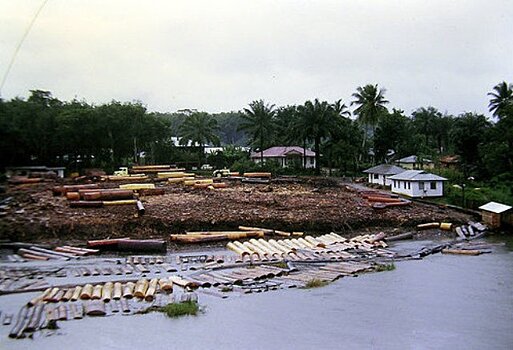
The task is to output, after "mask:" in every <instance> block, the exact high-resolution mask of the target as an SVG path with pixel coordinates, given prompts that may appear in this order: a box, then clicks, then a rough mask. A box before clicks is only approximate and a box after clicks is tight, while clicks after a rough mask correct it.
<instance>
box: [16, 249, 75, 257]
mask: <svg viewBox="0 0 513 350" xmlns="http://www.w3.org/2000/svg"><path fill="white" fill-rule="evenodd" d="M31 248H33V247H31ZM18 254H19V255H21V256H23V257H26V258H28V256H27V254H28V255H29V256H36V257H44V258H47V259H46V260H48V259H58V260H69V258H65V257H62V256H58V255H55V254H50V253H44V252H40V251H35V250H33V249H25V248H20V249H18ZM36 260H45V259H38V258H36Z"/></svg>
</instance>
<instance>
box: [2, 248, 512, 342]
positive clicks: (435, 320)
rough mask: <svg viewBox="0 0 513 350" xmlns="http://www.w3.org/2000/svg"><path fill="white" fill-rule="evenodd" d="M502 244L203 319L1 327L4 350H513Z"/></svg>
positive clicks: (252, 298)
mask: <svg viewBox="0 0 513 350" xmlns="http://www.w3.org/2000/svg"><path fill="white" fill-rule="evenodd" d="M499 241H506V243H507V244H506V246H502V247H498V248H496V249H495V250H494V252H493V253H492V254H483V255H480V256H449V255H442V254H435V255H432V256H428V257H426V258H425V259H423V260H419V261H403V262H397V263H396V269H395V270H393V271H387V272H382V273H371V274H363V275H360V276H359V277H357V278H353V277H346V278H342V279H340V280H338V281H336V282H334V283H332V284H330V285H328V286H326V287H323V288H317V289H309V290H304V289H303V290H301V289H288V290H280V291H273V292H266V293H259V294H251V295H244V296H236V297H231V298H228V299H225V300H221V299H219V298H216V297H212V296H208V295H203V294H200V304H202V305H204V306H205V312H204V313H203V314H201V315H199V316H196V317H193V316H187V317H184V318H180V319H168V318H167V317H165V316H164V315H162V314H158V313H152V314H147V315H134V316H126V317H105V318H85V319H83V320H81V321H73V322H61V323H60V326H61V328H60V329H59V330H58V331H57V333H58V334H54V335H52V336H38V337H36V338H35V339H23V340H11V339H9V338H8V337H7V333H8V331H9V327H5V326H3V327H2V326H0V349H39V350H41V349H53V350H57V349H75V350H76V349H124V350H126V349H144V348H148V349H513V240H511V239H507V240H505V239H502V238H501V239H500V240H499ZM421 244H422V242H409V243H401V246H402V247H411V246H416V245H418V246H420V245H421ZM20 298H21V299H20ZM26 299H27V296H23V297H21V296H19V295H13V296H5V297H1V298H0V304H4V303H11V302H17V303H20V301H19V300H26Z"/></svg>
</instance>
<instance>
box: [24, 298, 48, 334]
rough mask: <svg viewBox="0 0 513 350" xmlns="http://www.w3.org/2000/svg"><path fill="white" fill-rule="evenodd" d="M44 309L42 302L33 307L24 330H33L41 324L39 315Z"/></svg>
mask: <svg viewBox="0 0 513 350" xmlns="http://www.w3.org/2000/svg"><path fill="white" fill-rule="evenodd" d="M44 309H45V306H44V304H39V305H37V306H35V307H34V313H33V314H32V317H31V318H30V320H29V322H28V324H27V326H26V327H25V329H24V331H25V332H35V331H37V330H38V329H39V327H40V325H41V316H42V315H43V312H44Z"/></svg>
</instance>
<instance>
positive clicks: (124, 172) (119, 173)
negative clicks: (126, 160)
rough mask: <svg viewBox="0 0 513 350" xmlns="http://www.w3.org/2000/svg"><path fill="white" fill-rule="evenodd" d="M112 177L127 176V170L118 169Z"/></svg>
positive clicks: (125, 168) (123, 168)
mask: <svg viewBox="0 0 513 350" xmlns="http://www.w3.org/2000/svg"><path fill="white" fill-rule="evenodd" d="M114 176H128V168H127V167H120V168H119V170H118V171H115V172H114Z"/></svg>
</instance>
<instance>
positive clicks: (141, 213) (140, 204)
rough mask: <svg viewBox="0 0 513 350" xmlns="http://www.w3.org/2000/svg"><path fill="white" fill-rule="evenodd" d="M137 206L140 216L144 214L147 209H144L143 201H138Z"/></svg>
mask: <svg viewBox="0 0 513 350" xmlns="http://www.w3.org/2000/svg"><path fill="white" fill-rule="evenodd" d="M136 207H137V214H139V216H142V215H144V213H145V212H146V210H145V209H144V205H143V204H142V202H141V201H137V203H136Z"/></svg>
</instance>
